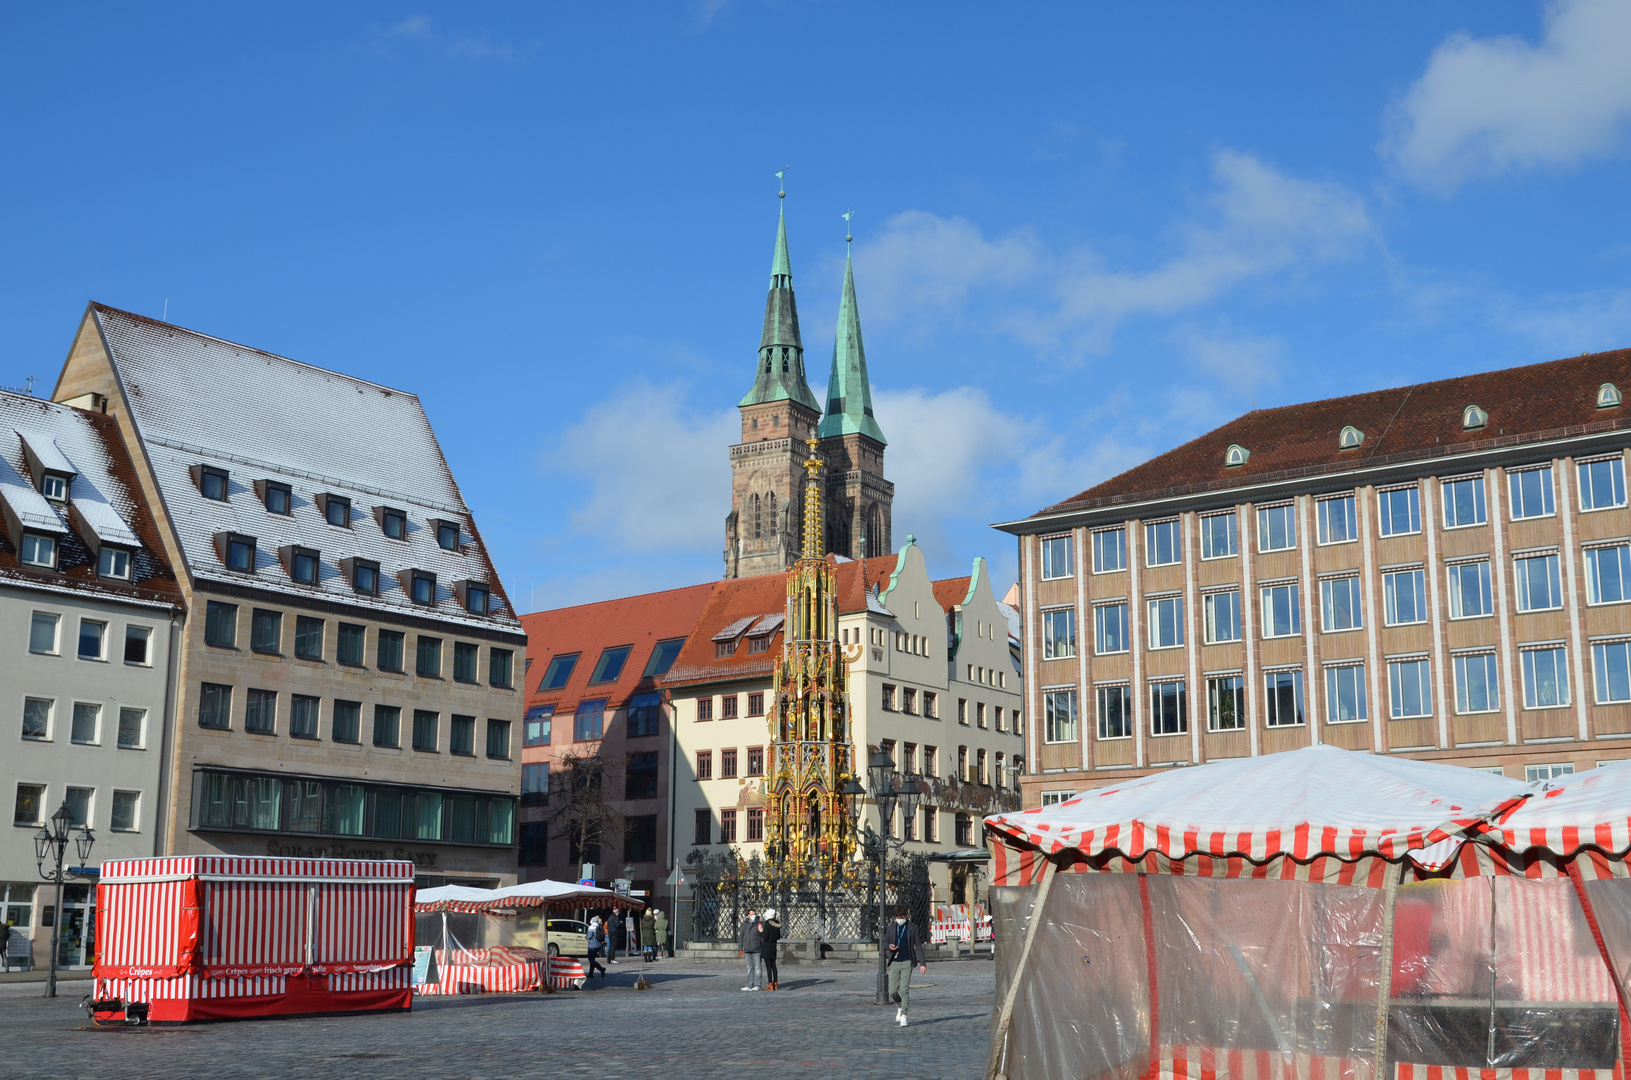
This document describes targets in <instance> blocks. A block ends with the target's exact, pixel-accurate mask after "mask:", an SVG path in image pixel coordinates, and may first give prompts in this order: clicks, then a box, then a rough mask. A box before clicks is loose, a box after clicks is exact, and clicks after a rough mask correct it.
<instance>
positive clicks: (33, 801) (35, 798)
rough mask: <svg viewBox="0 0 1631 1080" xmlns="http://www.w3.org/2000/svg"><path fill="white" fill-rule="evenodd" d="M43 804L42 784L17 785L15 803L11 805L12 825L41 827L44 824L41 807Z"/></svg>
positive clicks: (43, 786) (43, 788)
mask: <svg viewBox="0 0 1631 1080" xmlns="http://www.w3.org/2000/svg"><path fill="white" fill-rule="evenodd" d="M44 803H45V785H44V784H18V785H17V801H16V803H15V804H13V809H12V812H11V823H12V824H13V825H41V824H43V823H44V820H45V819H44V815H43V813H42V807H43V805H44Z"/></svg>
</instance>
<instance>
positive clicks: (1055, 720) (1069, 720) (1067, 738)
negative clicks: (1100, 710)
mask: <svg viewBox="0 0 1631 1080" xmlns="http://www.w3.org/2000/svg"><path fill="white" fill-rule="evenodd" d="M1042 713H1043V716H1044V717H1045V721H1046V724H1045V727H1044V728H1043V731H1044V734H1045V736H1046V739H1045V741H1047V742H1050V743H1068V742H1075V741H1076V691H1074V690H1049V691H1047V692H1045V693H1044V694H1043V695H1042Z"/></svg>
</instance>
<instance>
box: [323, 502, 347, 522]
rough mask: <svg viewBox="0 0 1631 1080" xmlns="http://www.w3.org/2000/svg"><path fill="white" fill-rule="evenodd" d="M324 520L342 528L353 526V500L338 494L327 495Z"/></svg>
mask: <svg viewBox="0 0 1631 1080" xmlns="http://www.w3.org/2000/svg"><path fill="white" fill-rule="evenodd" d="M323 520H324V521H327V522H328V523H329V524H330V525H334V526H337V527H339V528H341V529H349V528H351V500H350V499H342V498H340V497H339V496H338V495H328V496H325V497H324V499H323Z"/></svg>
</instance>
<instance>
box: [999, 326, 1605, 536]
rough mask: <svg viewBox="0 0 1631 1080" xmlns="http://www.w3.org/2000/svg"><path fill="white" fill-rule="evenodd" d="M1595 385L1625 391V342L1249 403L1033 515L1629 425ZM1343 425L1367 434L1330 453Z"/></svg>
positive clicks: (1388, 462) (1199, 491)
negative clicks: (1235, 459) (1306, 398)
mask: <svg viewBox="0 0 1631 1080" xmlns="http://www.w3.org/2000/svg"><path fill="white" fill-rule="evenodd" d="M1605 382H1611V383H1614V384H1615V385H1616V386H1617V387H1619V388H1620V389H1621V391H1622V392H1623V393H1627V394H1631V349H1617V350H1615V351H1613V352H1603V353H1593V354H1589V355H1584V356H1574V357H1569V358H1568V359H1565V360H1552V361H1549V362H1547V363H1543V364H1529V365H1526V366H1523V367H1514V368H1505V369H1503V370H1500V371H1488V372H1483V373H1480V374H1476V375H1463V376H1460V377H1458V378H1454V379H1440V380H1438V381H1437V382H1427V383H1418V384H1416V385H1415V386H1401V387H1396V388H1393V389H1389V390H1375V391H1372V392H1370V393H1366V394H1352V395H1349V396H1348V397H1339V398H1327V399H1326V400H1324V401H1311V402H1306V403H1304V404H1301V405H1287V406H1284V407H1282V408H1278V409H1256V410H1253V411H1252V412H1249V413H1247V414H1246V415H1244V416H1242V417H1240V418H1239V419H1236V420H1232V421H1230V422H1229V423H1227V424H1225V425H1223V426H1222V427H1220V428H1218V429H1216V430H1215V431H1212V432H1209V433H1207V434H1205V435H1202V436H1201V437H1200V438H1198V439H1193V440H1191V441H1189V442H1187V443H1184V444H1183V445H1182V446H1179V447H1177V448H1176V449H1173V450H1169V451H1168V452H1166V453H1165V454H1162V455H1160V456H1159V457H1155V458H1152V459H1150V460H1149V461H1146V462H1145V463H1144V464H1142V465H1139V466H1137V467H1135V468H1132V469H1129V470H1127V471H1126V472H1124V473H1122V474H1121V475H1119V476H1114V477H1111V478H1110V479H1109V480H1106V481H1104V482H1103V483H1101V484H1098V485H1096V486H1094V487H1091V488H1088V489H1087V490H1086V491H1083V492H1081V493H1079V494H1077V495H1075V496H1072V497H1071V498H1069V499H1067V500H1065V501H1064V502H1061V503H1056V504H1054V505H1053V506H1049V507H1046V508H1044V509H1043V510H1041V511H1040V512H1039V513H1038V515H1037V516H1042V515H1047V514H1055V513H1061V512H1069V511H1078V510H1092V509H1098V508H1103V507H1110V506H1115V505H1117V504H1120V503H1131V502H1140V501H1145V500H1150V499H1158V498H1170V497H1176V496H1181V495H1191V494H1197V493H1204V492H1207V491H1222V490H1226V489H1229V488H1233V487H1239V486H1243V485H1247V484H1261V483H1265V482H1270V481H1278V480H1290V479H1295V478H1297V477H1299V476H1317V475H1320V474H1323V473H1334V472H1343V471H1346V470H1348V469H1353V468H1357V467H1360V466H1378V465H1389V464H1396V463H1402V462H1408V461H1412V460H1425V459H1430V458H1435V457H1440V456H1444V455H1451V454H1459V453H1468V452H1471V451H1475V450H1485V449H1496V448H1500V447H1504V446H1516V445H1520V444H1522V443H1527V442H1539V441H1543V440H1547V439H1554V438H1561V437H1566V436H1571V435H1586V434H1592V433H1594V432H1598V431H1613V430H1616V429H1622V428H1631V404H1627V405H1622V406H1620V407H1618V408H1610V409H1598V408H1597V390H1598V387H1599V386H1601V385H1602V384H1603V383H1605ZM1468 405H1477V406H1479V407H1480V408H1482V409H1484V410H1485V411H1486V412H1487V413H1488V414H1489V423H1488V425H1487V426H1485V427H1483V428H1481V429H1476V430H1471V431H1469V430H1465V429H1463V428H1462V426H1461V416H1462V411H1463V410H1464V409H1465V408H1466V407H1467V406H1468ZM1348 425H1352V426H1353V427H1356V428H1358V429H1359V430H1360V431H1362V432H1364V433H1365V440H1364V442H1363V444H1361V445H1360V446H1359V447H1358V448H1357V449H1353V450H1339V449H1338V447H1337V437H1338V435H1339V434H1340V433H1341V431H1342V429H1343V427H1345V426H1348ZM1231 444H1239V445H1240V446H1243V447H1245V448H1246V449H1247V450H1248V451H1249V452H1250V457H1249V458H1248V460H1247V462H1246V464H1244V465H1239V466H1235V467H1234V468H1229V467H1226V466H1225V465H1224V455H1225V453H1226V452H1227V450H1228V448H1229V447H1230V445H1231ZM1013 531H1016V532H1019V531H1026V530H1023V529H1019V528H1015V529H1014V530H1013Z"/></svg>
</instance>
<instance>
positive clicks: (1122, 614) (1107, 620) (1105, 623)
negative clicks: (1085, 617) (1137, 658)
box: [1093, 604, 1127, 656]
mask: <svg viewBox="0 0 1631 1080" xmlns="http://www.w3.org/2000/svg"><path fill="white" fill-rule="evenodd" d="M1093 651H1094V652H1096V653H1098V654H1099V655H1100V656H1104V655H1106V654H1108V653H1119V652H1126V651H1127V605H1126V604H1100V605H1099V606H1098V607H1096V608H1094V609H1093Z"/></svg>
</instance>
